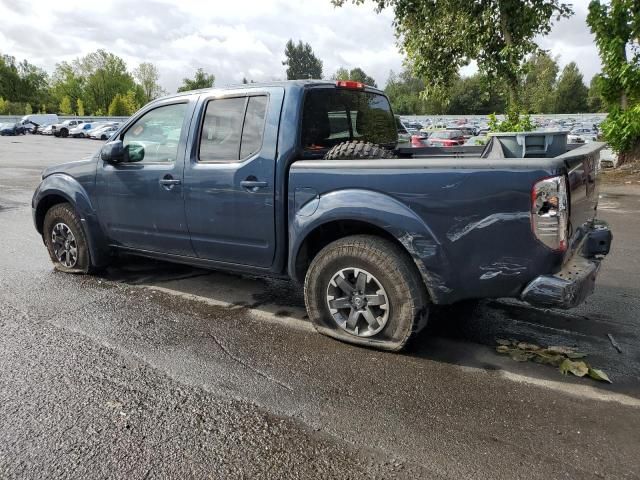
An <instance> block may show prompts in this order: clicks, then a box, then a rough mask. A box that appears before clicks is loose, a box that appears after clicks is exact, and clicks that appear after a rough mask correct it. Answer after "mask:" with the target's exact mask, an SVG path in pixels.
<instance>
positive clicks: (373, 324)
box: [304, 235, 429, 351]
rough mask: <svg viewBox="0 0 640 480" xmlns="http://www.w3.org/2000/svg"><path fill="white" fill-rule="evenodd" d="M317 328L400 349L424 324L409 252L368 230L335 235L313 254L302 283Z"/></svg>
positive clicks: (424, 301)
mask: <svg viewBox="0 0 640 480" xmlns="http://www.w3.org/2000/svg"><path fill="white" fill-rule="evenodd" d="M304 294H305V295H304V296H305V303H306V306H307V311H308V313H309V317H310V318H311V321H312V322H313V325H314V327H315V328H316V330H318V332H320V333H323V334H325V335H328V336H330V337H333V338H336V339H338V340H342V341H344V342H349V343H355V344H358V345H365V346H370V347H374V348H379V349H382V350H393V351H397V350H401V349H402V348H404V347H405V346H406V345H407V343H408V342H409V340H411V338H412V336H413V335H414V334H416V333H417V332H418V331H420V330H421V329H422V327H424V325H425V324H426V320H427V315H428V310H429V300H428V296H427V292H426V288H425V287H424V284H423V283H422V279H421V278H420V274H419V273H418V271H417V269H416V266H415V265H414V264H413V262H412V260H411V258H410V257H409V256H408V254H407V253H406V252H404V251H403V250H401V249H400V248H399V247H398V246H397V245H395V244H393V243H392V242H390V241H388V240H385V239H382V238H380V237H376V236H371V235H354V236H351V237H346V238H342V239H340V240H337V241H335V242H333V243H331V244H329V245H327V246H326V247H325V248H323V249H322V250H321V251H320V253H318V255H316V257H315V258H314V259H313V261H312V262H311V265H310V267H309V270H308V271H307V275H306V279H305V287H304Z"/></svg>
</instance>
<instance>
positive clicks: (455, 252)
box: [289, 159, 562, 303]
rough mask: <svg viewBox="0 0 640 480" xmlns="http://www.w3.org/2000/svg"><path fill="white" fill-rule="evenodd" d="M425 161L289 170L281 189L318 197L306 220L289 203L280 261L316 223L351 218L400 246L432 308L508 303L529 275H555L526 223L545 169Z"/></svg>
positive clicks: (548, 254)
mask: <svg viewBox="0 0 640 480" xmlns="http://www.w3.org/2000/svg"><path fill="white" fill-rule="evenodd" d="M478 160H479V159H478ZM456 161H459V160H458V159H449V162H451V163H453V162H456ZM394 162H397V164H394ZM430 162H432V159H412V160H372V161H326V160H324V161H315V162H297V163H295V164H294V165H293V166H292V169H291V172H290V191H294V190H295V188H308V189H312V190H313V191H316V192H318V197H317V204H314V205H313V208H314V211H313V213H312V214H307V213H304V212H303V214H298V212H296V208H297V210H304V206H298V207H296V205H295V203H294V202H293V201H292V200H290V212H289V219H290V223H289V225H290V231H289V241H290V244H289V245H290V259H295V254H296V253H297V248H298V247H299V246H300V244H301V243H302V241H303V240H304V237H305V236H306V235H307V234H308V233H309V232H311V231H312V230H313V229H314V228H316V227H317V226H318V225H321V224H322V223H325V222H329V221H332V220H338V219H341V220H346V219H353V220H358V221H364V222H369V223H372V224H374V225H377V226H379V227H381V228H384V229H385V230H386V231H388V232H389V233H391V234H392V235H393V236H394V237H395V238H397V239H398V241H399V242H400V243H401V244H402V245H404V247H405V248H406V249H407V251H408V252H409V253H410V254H411V256H412V257H413V258H414V261H415V262H416V265H417V266H418V268H419V269H420V272H421V274H422V276H423V279H424V280H425V284H426V285H427V287H428V289H429V293H430V294H431V296H432V300H433V301H434V302H435V303H452V302H455V301H458V300H463V299H467V298H486V297H509V296H517V295H518V294H519V293H520V292H521V291H522V289H523V288H524V286H525V285H526V284H527V283H528V282H529V281H531V280H532V279H533V278H535V277H536V276H538V275H540V274H543V273H549V272H554V271H557V270H559V268H560V266H561V262H562V255H560V254H557V253H555V252H552V251H550V250H549V249H547V248H546V247H544V246H543V245H542V244H541V243H540V242H538V241H537V240H536V239H535V237H534V235H533V233H532V232H531V225H530V208H531V203H530V202H531V200H530V198H531V187H532V185H533V184H534V183H535V182H536V181H537V180H538V179H540V178H542V177H546V176H549V175H553V174H555V173H556V171H555V170H553V169H551V168H549V169H541V168H531V166H530V165H529V164H524V165H523V166H522V168H517V167H516V168H511V167H509V168H497V167H495V166H491V167H489V166H487V165H486V161H479V162H478V163H477V164H476V165H473V162H471V161H470V160H469V159H467V160H465V163H466V164H471V166H469V167H467V168H462V167H460V168H443V167H440V166H439V165H438V162H432V163H431V164H430ZM481 162H482V163H481ZM293 261H294V260H290V262H293ZM290 271H291V263H290Z"/></svg>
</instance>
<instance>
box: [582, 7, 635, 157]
mask: <svg viewBox="0 0 640 480" xmlns="http://www.w3.org/2000/svg"><path fill="white" fill-rule="evenodd" d="M587 23H588V24H589V27H591V31H592V32H593V33H594V35H595V37H596V45H597V46H598V51H599V53H600V59H601V60H602V76H601V77H600V78H599V79H598V84H599V85H598V86H599V88H600V91H601V94H602V98H603V99H604V101H605V103H606V105H607V107H608V110H609V115H608V116H607V119H606V121H605V122H604V123H603V124H602V130H603V132H604V135H605V138H606V139H607V141H608V142H609V144H610V145H611V147H612V148H613V149H614V150H615V151H616V152H618V154H619V157H618V163H619V164H622V163H626V162H628V161H633V160H637V159H640V4H639V3H638V1H637V0H610V1H609V2H606V3H604V2H601V1H600V0H592V1H591V3H590V4H589V15H588V16H587Z"/></svg>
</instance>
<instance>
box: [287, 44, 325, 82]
mask: <svg viewBox="0 0 640 480" xmlns="http://www.w3.org/2000/svg"><path fill="white" fill-rule="evenodd" d="M284 55H285V57H286V59H285V61H284V62H282V65H285V66H286V67H287V80H297V79H308V78H322V60H320V59H319V58H318V57H316V56H315V54H314V53H313V50H312V49H311V45H309V44H308V43H302V40H300V41H299V42H298V44H297V45H296V44H295V43H293V40H289V41H288V42H287V44H286V45H285V48H284Z"/></svg>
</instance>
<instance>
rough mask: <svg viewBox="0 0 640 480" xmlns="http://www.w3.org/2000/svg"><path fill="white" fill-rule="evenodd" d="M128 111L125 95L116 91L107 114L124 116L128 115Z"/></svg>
mask: <svg viewBox="0 0 640 480" xmlns="http://www.w3.org/2000/svg"><path fill="white" fill-rule="evenodd" d="M129 111H130V107H129V105H128V104H127V98H126V96H125V95H121V94H120V93H117V94H116V96H115V97H113V100H112V101H111V104H110V105H109V115H110V116H112V117H126V116H129V115H130V113H129Z"/></svg>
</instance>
